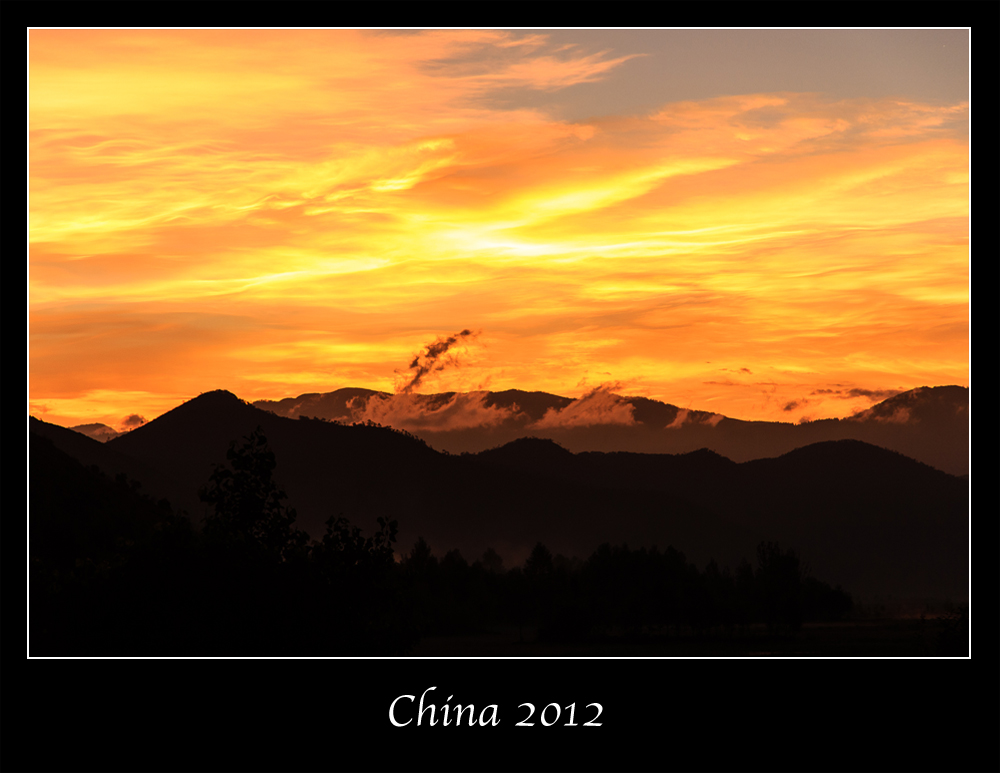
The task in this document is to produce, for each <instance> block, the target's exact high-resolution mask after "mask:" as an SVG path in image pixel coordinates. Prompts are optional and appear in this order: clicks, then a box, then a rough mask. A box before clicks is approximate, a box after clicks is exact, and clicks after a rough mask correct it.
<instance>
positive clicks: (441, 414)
mask: <svg viewBox="0 0 1000 773" xmlns="http://www.w3.org/2000/svg"><path fill="white" fill-rule="evenodd" d="M488 396H489V393H488V392H481V391H477V392H456V393H455V394H453V395H451V396H449V397H448V398H447V399H444V400H442V396H441V395H419V394H411V393H408V392H407V393H401V394H395V395H385V394H374V395H372V396H371V397H369V398H367V399H366V398H363V397H355V398H353V399H352V400H350V401H349V402H348V403H347V407H348V408H349V409H350V410H351V418H352V419H353V420H354V421H358V422H365V421H374V422H375V423H377V424H386V425H388V426H390V427H395V428H396V429H405V430H407V431H408V432H420V431H429V432H445V431H448V430H457V429H470V428H473V427H495V426H497V425H498V424H502V423H503V422H505V421H507V420H509V419H516V418H517V417H518V416H519V415H521V414H520V408H518V406H517V405H516V404H515V405H512V406H510V407H509V408H504V407H501V406H498V405H492V406H487V405H486V399H487V397H488Z"/></svg>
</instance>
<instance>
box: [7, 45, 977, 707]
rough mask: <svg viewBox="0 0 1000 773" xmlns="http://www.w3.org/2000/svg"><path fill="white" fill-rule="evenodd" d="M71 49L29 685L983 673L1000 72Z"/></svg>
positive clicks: (813, 54)
mask: <svg viewBox="0 0 1000 773" xmlns="http://www.w3.org/2000/svg"><path fill="white" fill-rule="evenodd" d="M27 37H28V51H27V67H28V82H27V123H28V138H27V151H28V164H27V188H28V194H27V198H28V266H27V270H28V414H29V418H28V507H27V510H28V513H27V530H28V561H29V568H28V573H27V575H28V576H27V583H28V615H27V617H28V625H27V655H28V658H29V659H35V658H56V659H66V658H69V659H73V658H114V659H120V658H152V659H173V658H195V659H209V658H252V659H258V658H308V659H320V658H345V659H357V658H378V659H387V660H403V661H412V662H416V661H418V660H421V659H428V658H430V659H433V658H443V659H463V658H470V659H489V660H494V659H495V660H497V661H498V662H499V661H500V660H507V659H517V660H520V659H524V660H525V661H529V660H530V661H537V660H543V661H549V660H551V661H552V662H553V664H554V663H555V661H561V660H564V659H588V660H593V661H594V662H597V661H599V660H605V659H619V658H621V659H643V660H645V659H711V660H716V659H761V658H777V659H799V658H806V659H810V658H812V659H815V658H819V659H843V658H848V659H873V658H894V659H905V658H917V659H948V658H959V659H970V657H971V653H970V639H969V631H970V618H969V609H970V600H971V575H970V480H969V466H970V439H969V428H970V400H969V388H970V380H969V373H970V286H971V283H970V251H969V250H970V246H969V245H970V185H969V170H970V124H969V121H970V116H969V110H970V47H969V46H970V28H968V27H962V28H872V29H865V28H843V29H838V28H829V29H827V28H803V29H793V28H773V29H769V28H753V29H739V28H731V29H674V28H664V29H657V28H637V29H593V28H580V29H575V28H554V29H527V28H427V29H423V28H378V29H372V28H366V29H346V28H331V29H325V28H301V29H299V28H155V27H154V28H144V27H137V28H90V27H80V28H61V27H60V28H55V27H53V28H44V27H42V28H31V29H29V30H28V31H27ZM431 686H432V685H431V684H430V683H428V684H423V683H421V684H419V685H417V684H414V685H413V686H412V687H407V688H406V689H405V690H399V691H398V693H399V695H401V696H406V695H409V696H410V697H408V698H407V697H402V698H400V702H398V703H394V704H393V705H394V706H395V707H396V713H395V714H393V713H392V711H391V710H390V709H389V706H388V704H387V705H386V706H385V707H384V709H385V711H386V712H389V715H390V718H391V719H392V723H393V725H395V722H396V718H398V719H399V722H401V723H405V722H407V721H408V720H414V719H415V718H418V717H420V716H427V715H424V714H422V713H421V712H420V710H419V709H420V707H421V706H422V704H421V703H420V702H421V700H423V701H424V703H427V702H429V701H431V699H432V698H435V702H436V705H437V712H438V715H439V716H438V719H439V720H440V721H445V719H444V717H449V716H450V717H451V718H452V720H454V716H453V715H454V714H455V713H459V712H458V710H457V709H456V710H455V711H454V712H453V714H452V715H449V714H448V709H447V705H448V704H447V701H446V700H445V699H446V697H447V696H446V695H444V694H442V695H440V696H437V695H436V694H435V693H426V694H425V692H424V691H425V690H426V689H427V688H430V687H431ZM440 690H441V691H443V690H444V688H440ZM560 700H561V699H560ZM529 705H531V704H529ZM550 705H551V706H554V708H550V707H549V706H544V708H545V709H547V710H548V712H547V713H545V712H544V711H543V705H538V706H532V711H533V712H536V714H535V716H536V717H537V719H538V721H539V722H540V723H541V724H542V725H546V726H548V725H550V724H559V725H563V724H567V723H569V724H570V725H571V726H575V725H578V724H579V725H582V724H583V723H585V722H590V721H600V720H599V719H598V716H595V714H597V715H599V714H600V711H598V710H597V709H594V708H593V707H592V706H591V707H590V708H588V707H587V703H586V696H583V697H581V700H580V702H579V703H573V702H572V701H570V700H568V699H567V700H566V701H564V702H563V703H562V704H560V703H555V704H550ZM594 705H597V704H594ZM415 707H416V708H415ZM536 710H537V711H536ZM380 711H381V709H380ZM527 711H528V710H527V709H521V712H527ZM509 713H510V714H511V715H513V714H514V713H515V712H513V711H510V712H509ZM430 716H433V713H432V714H431V715H430ZM459 716H460V717H461V721H462V722H469V723H471V722H472V721H473V712H472V711H471V710H469V711H467V712H465V713H459ZM474 719H475V722H476V723H485V722H488V721H489V717H488V716H486V715H483V714H481V712H480V709H477V710H476V712H475V717H474ZM527 720H529V721H533V718H532V716H531V715H530V714H529V716H528V717H527ZM454 721H459V720H454Z"/></svg>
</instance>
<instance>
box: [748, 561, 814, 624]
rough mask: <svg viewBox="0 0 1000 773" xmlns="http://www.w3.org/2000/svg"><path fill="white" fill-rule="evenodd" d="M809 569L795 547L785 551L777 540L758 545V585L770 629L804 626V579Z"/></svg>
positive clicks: (763, 610) (762, 606)
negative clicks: (802, 561) (806, 569)
mask: <svg viewBox="0 0 1000 773" xmlns="http://www.w3.org/2000/svg"><path fill="white" fill-rule="evenodd" d="M804 577H805V569H804V568H803V566H802V564H801V562H800V561H799V556H798V554H797V553H796V552H795V551H794V550H787V551H783V550H782V549H781V546H780V545H779V544H778V543H777V542H761V543H760V544H759V545H758V546H757V575H756V578H755V579H756V584H757V588H758V591H759V594H760V602H761V612H762V613H763V615H764V622H765V623H767V626H768V628H774V627H777V626H781V625H787V626H788V627H789V628H791V629H792V630H797V629H798V628H800V627H801V626H802V582H803V579H804Z"/></svg>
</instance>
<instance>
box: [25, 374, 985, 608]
mask: <svg viewBox="0 0 1000 773" xmlns="http://www.w3.org/2000/svg"><path fill="white" fill-rule="evenodd" d="M511 399H512V400H513V399H517V398H515V397H513V396H512V397H511ZM540 403H541V404H542V405H544V402H542V401H540ZM536 410H540V408H538V409H536ZM546 410H548V409H546ZM840 423H845V422H840ZM721 424H722V422H720V425H719V426H721ZM30 427H31V430H32V432H36V433H38V434H41V435H43V436H49V437H55V438H56V439H57V440H58V441H59V442H61V446H60V447H61V448H62V450H64V451H65V452H66V453H67V454H69V455H71V456H74V457H76V458H78V459H81V461H83V463H84V464H88V465H89V464H96V465H98V466H100V467H102V468H105V467H106V468H108V469H116V470H120V471H126V470H127V474H128V475H129V476H130V477H134V478H135V479H136V480H138V481H139V482H141V483H142V486H143V488H142V490H143V491H150V492H151V493H155V494H158V493H159V492H160V491H166V490H172V491H174V492H176V494H175V496H174V498H171V499H170V501H171V503H172V504H173V505H174V507H175V509H176V510H187V512H188V513H189V514H190V515H191V516H192V519H193V520H194V521H195V523H198V522H200V520H201V517H202V516H203V515H204V505H201V504H200V503H199V504H196V505H191V504H190V503H192V502H194V501H195V500H196V497H197V491H198V490H199V489H200V488H201V487H202V486H204V485H205V484H206V482H207V481H208V479H209V477H210V475H211V474H212V471H213V469H214V466H215V465H216V464H220V463H222V462H224V461H225V458H226V451H227V449H228V448H229V446H230V444H231V443H233V442H235V441H239V440H240V439H241V438H244V437H246V436H248V435H249V434H250V433H251V432H253V431H254V429H256V428H257V427H260V428H261V429H262V431H263V432H264V433H265V434H266V436H267V438H268V441H269V445H270V447H271V449H272V450H273V452H274V454H275V458H276V460H277V466H276V468H275V470H274V478H275V481H276V483H277V484H278V485H279V486H280V487H281V488H282V489H283V490H284V491H285V492H286V493H287V494H288V503H289V505H290V506H292V507H294V508H295V509H296V511H297V513H298V522H297V524H296V525H297V526H298V528H301V529H304V530H306V531H307V532H308V533H309V534H310V535H312V537H314V538H318V537H319V536H321V535H322V532H323V524H324V523H325V522H326V520H327V519H328V518H330V517H331V516H336V515H338V514H343V515H345V516H347V517H348V518H350V519H351V521H352V522H354V523H356V524H358V525H359V526H360V527H362V528H363V529H365V530H366V531H371V530H373V529H374V528H375V522H376V519H377V518H379V517H383V518H391V519H395V520H398V522H399V543H398V544H399V545H400V549H401V550H404V551H405V550H407V549H408V547H409V546H410V545H413V544H414V543H415V542H416V541H417V538H418V537H420V536H422V537H424V538H425V539H426V541H427V543H428V545H429V546H431V547H432V548H433V550H434V551H435V552H436V553H438V554H444V553H446V552H447V551H449V550H452V549H457V550H459V551H461V553H462V554H463V555H464V556H467V557H468V558H469V559H474V558H477V557H478V556H481V555H483V553H484V551H486V550H487V549H488V548H493V549H494V550H495V551H496V552H497V553H498V554H500V556H502V557H503V559H504V563H505V565H508V566H512V565H518V564H520V563H521V562H523V561H524V560H525V559H526V558H527V556H528V555H529V553H530V552H531V551H532V549H533V548H534V547H535V545H536V544H537V543H538V542H542V543H544V544H545V545H546V546H547V547H548V548H549V549H550V550H551V551H552V552H553V553H554V554H562V555H565V556H574V555H575V556H586V555H588V554H589V553H591V552H592V551H593V550H594V549H595V548H596V547H597V546H599V545H600V544H602V543H605V542H609V543H613V544H621V543H626V544H628V545H630V546H632V547H640V546H644V545H645V546H653V545H658V546H660V547H661V548H663V547H665V546H667V545H672V546H674V547H676V548H677V549H679V550H682V551H684V552H685V554H686V555H687V556H688V557H689V558H690V559H691V560H693V561H695V562H696V563H698V564H700V565H703V564H704V563H705V562H707V561H708V560H709V559H710V558H714V559H715V560H716V561H717V562H718V563H719V564H720V565H722V566H724V565H730V566H735V565H736V564H737V563H738V562H739V561H740V560H741V559H742V558H745V557H746V556H750V555H753V551H754V549H755V546H756V545H757V544H759V543H760V542H761V541H765V540H766V541H772V540H773V541H780V542H781V543H782V544H785V545H792V546H795V547H796V549H798V550H799V551H800V552H801V554H802V555H803V557H804V560H806V561H807V563H808V564H809V565H810V567H811V568H812V569H813V571H815V572H816V574H817V576H820V577H822V578H823V579H824V580H826V581H828V582H831V583H838V584H841V585H843V586H844V587H845V588H848V589H850V590H852V592H857V593H861V594H865V593H869V594H876V593H883V594H884V593H892V594H897V595H910V596H936V597H946V596H950V597H953V598H962V597H964V596H965V595H967V587H968V559H967V546H968V482H967V479H963V478H959V477H956V476H953V475H949V474H947V473H944V472H942V471H940V470H937V469H934V468H932V467H930V466H928V465H926V464H922V463H920V462H918V461H915V460H913V459H910V458H908V457H906V456H903V455H901V454H899V453H896V452H893V451H890V450H886V449H884V448H879V447H876V446H873V445H871V444H868V443H865V442H862V441H857V440H841V441H826V442H821V443H816V444H810V445H808V446H806V447H802V448H798V449H795V450H792V451H789V452H787V453H785V454H783V455H780V456H776V457H773V458H765V459H757V460H753V461H747V462H743V463H737V462H735V461H733V460H731V459H729V458H726V457H725V456H723V455H721V454H720V453H717V452H715V451H712V450H709V449H699V450H697V451H693V452H689V453H684V454H648V453H635V452H610V453H602V452H583V453H573V452H572V451H571V450H569V449H567V448H565V447H562V446H561V445H560V444H559V443H558V442H557V441H554V440H552V439H551V438H519V439H517V440H516V441H513V442H511V443H509V444H505V445H502V446H499V447H497V448H494V449H489V450H485V451H482V452H480V453H478V454H463V455H451V454H446V453H440V452H438V451H435V450H434V449H433V448H431V447H429V446H428V445H427V444H426V443H425V442H424V441H423V440H421V439H420V438H417V437H415V436H413V435H410V434H408V433H405V432H401V431H399V430H394V429H391V428H388V427H382V426H377V425H374V424H365V425H360V424H359V425H341V424H336V423H332V422H327V421H316V420H305V419H291V418H286V417H282V416H277V415H275V414H274V413H271V412H269V411H266V410H261V409H259V408H256V407H254V406H253V405H250V404H249V403H246V402H244V401H242V400H240V399H239V398H238V397H236V396H235V395H233V394H232V393H229V392H226V391H221V390H220V391H215V392H208V393H205V394H202V395H200V396H199V397H196V398H194V399H192V400H189V401H188V402H186V403H184V404H182V405H180V406H178V407H177V408H174V409H173V410H171V411H169V412H167V413H165V414H163V415H162V416H160V417H159V418H157V419H155V420H153V421H150V422H148V423H146V424H145V425H143V426H141V427H138V428H136V429H134V430H132V431H131V432H129V433H126V434H123V435H121V436H120V437H117V438H115V439H113V440H111V441H109V442H107V443H105V444H101V443H97V442H96V441H93V440H90V439H89V438H85V437H83V436H82V435H79V434H78V433H74V432H71V431H70V430H65V429H63V428H58V427H53V425H46V424H44V422H38V421H36V420H32V422H31V424H30ZM69 436H73V437H74V438H75V439H76V442H75V443H69V442H67V439H68V437H69ZM53 442H56V440H54V441H53ZM185 503H186V504H185Z"/></svg>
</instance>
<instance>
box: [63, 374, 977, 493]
mask: <svg viewBox="0 0 1000 773" xmlns="http://www.w3.org/2000/svg"><path fill="white" fill-rule="evenodd" d="M253 405H254V406H255V407H257V408H261V409H262V410H266V411H270V412H271V413H274V414H276V415H278V416H285V417H288V418H292V419H297V418H300V417H306V418H318V419H325V420H327V421H336V422H341V423H348V424H350V423H355V422H366V421H374V422H376V423H378V424H383V425H389V426H392V427H396V428H397V429H403V430H406V431H408V432H410V433H412V434H414V435H416V436H417V437H420V438H422V439H423V440H425V441H426V442H427V443H428V445H430V446H431V447H433V448H435V449H438V450H441V451H448V452H450V453H465V452H468V453H478V452H480V451H485V450H487V449H490V448H495V447H497V446H499V445H502V444H504V443H509V442H510V441H512V440H517V439H518V438H521V437H525V436H532V437H540V438H549V439H551V440H555V441H556V442H558V443H559V444H560V445H562V446H563V447H565V448H567V449H569V450H570V451H573V452H582V451H631V452H638V453H659V454H680V453H687V452H690V451H697V450H699V449H701V448H709V449H711V450H713V451H715V452H717V453H719V454H721V455H723V456H725V457H727V458H729V459H731V460H733V461H735V462H745V461H750V460H751V459H761V458H767V457H774V456H780V455H782V454H785V453H787V452H789V451H792V450H794V449H796V448H801V447H802V446H807V445H810V444H812V443H818V442H822V441H827V440H863V441H865V442H866V443H871V444H872V445H877V446H880V447H882V448H887V449H890V450H892V451H898V452H899V453H901V454H904V455H905V456H909V457H910V458H912V459H916V460H918V461H921V462H924V463H925V464H929V465H931V466H932V467H936V468H937V469H939V470H943V471H944V472H948V473H951V474H952V475H964V474H966V473H968V471H969V390H968V388H967V387H959V386H938V387H919V388H917V389H911V390H909V391H905V392H901V393H899V394H896V395H894V396H892V397H889V398H888V399H886V400H883V401H881V402H879V403H877V404H876V405H873V406H872V407H871V408H869V409H868V410H866V411H862V412H860V413H858V414H855V415H854V416H851V417H848V418H845V419H820V420H815V421H809V422H803V423H799V424H792V423H787V422H774V421H743V420H740V419H732V418H729V417H727V416H722V415H720V414H718V413H712V412H709V411H699V410H689V409H685V408H679V407H678V406H676V405H671V404H669V403H665V402H661V401H659V400H652V399H649V398H645V397H625V396H621V395H617V394H613V393H611V392H610V391H607V390H603V389H597V390H594V391H592V392H590V393H589V394H587V395H585V396H584V397H582V398H569V397H562V396H560V395H554V394H550V393H547V392H526V391H522V390H519V389H508V390H504V391H500V392H488V391H480V392H466V393H460V392H442V393H438V394H429V395H419V394H402V395H400V394H396V395H393V394H389V393H386V392H378V391H376V390H372V389H361V388H356V387H352V388H346V389H338V390H335V391H333V392H324V393H307V394H302V395H299V396H298V397H288V398H285V399H283V400H257V401H256V402H254V403H253ZM71 429H73V430H76V431H77V432H81V433H83V434H85V435H87V436H88V437H92V438H94V439H95V440H100V441H102V442H104V441H108V440H112V439H114V438H116V437H118V435H119V434H124V433H119V432H118V431H116V430H114V429H112V428H111V427H108V426H106V425H104V424H85V425H80V426H77V427H71Z"/></svg>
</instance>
